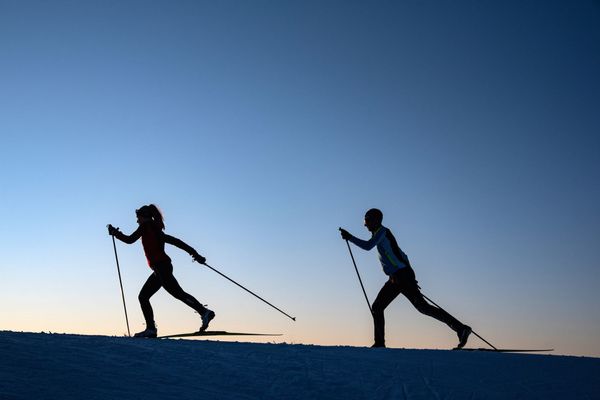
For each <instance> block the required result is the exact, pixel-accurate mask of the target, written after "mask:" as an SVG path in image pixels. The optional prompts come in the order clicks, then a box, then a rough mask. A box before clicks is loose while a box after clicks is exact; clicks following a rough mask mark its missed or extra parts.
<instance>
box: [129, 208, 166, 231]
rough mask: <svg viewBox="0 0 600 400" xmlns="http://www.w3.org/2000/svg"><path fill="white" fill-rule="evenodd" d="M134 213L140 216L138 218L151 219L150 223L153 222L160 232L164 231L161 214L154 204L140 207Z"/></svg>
mask: <svg viewBox="0 0 600 400" xmlns="http://www.w3.org/2000/svg"><path fill="white" fill-rule="evenodd" d="M135 212H136V214H137V215H140V216H143V217H146V218H151V219H152V221H154V222H155V223H156V225H158V227H159V228H160V229H161V230H164V229H165V223H164V220H163V216H162V213H161V212H160V210H159V209H158V207H157V206H156V205H155V204H149V205H147V206H142V207H140V208H139V209H138V210H135Z"/></svg>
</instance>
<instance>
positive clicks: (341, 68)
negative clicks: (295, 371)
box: [0, 0, 600, 356]
mask: <svg viewBox="0 0 600 400" xmlns="http://www.w3.org/2000/svg"><path fill="white" fill-rule="evenodd" d="M0 54H1V58H0V110H2V111H1V113H0V134H1V135H2V136H1V137H2V145H1V146H0V159H1V163H2V168H0V182H1V185H0V218H1V219H2V222H3V223H2V225H3V229H2V230H0V243H1V246H2V255H3V256H2V261H0V268H1V272H2V282H3V285H2V290H1V291H0V304H2V311H1V313H0V329H5V330H33V331H42V330H43V331H55V332H79V333H100V334H117V335H120V334H123V333H124V332H125V330H126V329H125V324H124V318H123V315H122V305H121V298H120V294H119V287H118V280H117V274H116V267H115V264H114V255H113V252H112V244H111V241H110V238H109V237H108V236H107V235H106V229H105V225H106V224H107V223H112V224H113V225H115V226H120V227H121V229H122V230H123V231H125V232H127V233H129V232H131V231H133V230H134V229H135V227H136V223H135V216H134V210H135V209H136V208H137V207H139V206H140V205H142V204H146V203H150V202H154V203H156V204H158V205H159V206H160V207H161V208H162V209H163V211H164V213H165V217H166V225H167V232H169V233H170V234H172V235H174V236H177V237H179V238H181V239H183V240H184V241H186V242H187V243H189V244H191V245H192V246H194V247H196V248H197V249H198V250H199V251H200V253H201V254H204V255H205V256H206V257H207V258H208V262H209V263H211V265H213V266H215V267H217V268H219V269H220V270H221V271H222V272H224V273H226V274H228V275H230V276H231V277H232V278H234V279H236V280H238V281H240V282H241V283H242V284H245V285H247V286H248V287H249V288H250V289H252V290H255V291H257V292H259V293H260V294H261V295H263V296H264V297H265V298H266V299H268V300H269V301H272V302H273V303H275V304H276V305H278V306H279V307H281V308H283V309H284V310H286V311H287V312H289V313H290V314H292V315H294V316H296V317H297V318H298V321H297V322H296V323H294V322H292V321H289V320H287V319H286V318H285V317H283V316H281V315H280V314H278V313H277V312H276V311H273V310H271V309H269V308H268V307H266V306H264V305H263V304H262V303H260V302H259V301H258V300H255V299H254V298H252V297H251V296H249V295H248V294H246V293H244V292H242V291H240V290H239V289H238V288H237V287H235V286H233V285H232V284H230V283H229V282H227V281H225V280H223V279H222V278H220V277H219V276H218V275H216V274H214V273H213V272H211V271H209V270H206V269H203V268H201V267H199V266H198V264H194V263H192V262H191V259H190V258H189V257H188V256H187V255H186V254H185V253H182V252H180V251H179V250H177V249H175V248H172V249H170V251H168V253H169V254H170V255H171V256H172V258H173V261H174V265H175V275H176V276H177V277H178V279H179V281H180V283H181V284H182V286H183V287H184V289H186V290H187V291H189V292H190V293H192V294H193V295H195V296H196V297H198V299H199V300H201V301H202V302H204V303H207V304H209V307H210V308H213V309H215V311H217V315H218V316H217V319H215V321H214V328H218V329H227V330H240V329H243V330H250V331H277V332H282V333H285V336H284V337H283V338H282V339H281V340H285V341H287V342H293V343H316V344H352V345H370V344H371V342H372V324H371V319H370V315H369V313H368V310H367V308H366V304H365V302H364V298H363V296H362V294H361V292H360V287H359V285H358V281H357V279H356V276H355V273H354V270H353V267H352V264H351V261H350V258H349V256H348V252H347V249H346V247H345V244H344V242H343V241H342V240H341V239H340V238H339V234H338V232H337V227H338V226H343V227H345V228H347V229H348V230H350V231H351V232H352V233H354V234H355V235H357V236H359V237H362V238H367V237H368V236H369V233H368V232H367V231H366V229H364V227H363V226H362V217H363V214H364V211H365V210H366V209H368V208H370V207H379V208H381V209H382V210H383V211H384V214H385V217H384V225H386V226H388V227H390V228H391V229H392V231H393V232H394V234H395V235H396V238H397V239H398V242H399V243H400V246H401V247H402V248H403V249H404V250H405V251H406V252H407V253H408V255H409V257H410V259H411V261H412V263H413V266H414V268H415V270H416V273H417V278H418V279H419V282H420V284H421V286H422V288H423V291H424V293H425V294H427V295H428V296H429V297H431V298H432V299H434V300H436V302H438V303H439V304H440V305H442V306H444V307H446V308H447V310H448V311H450V312H451V313H452V314H454V315H455V316H456V317H458V318H459V319H461V320H463V321H464V322H466V323H469V324H470V325H471V326H473V328H474V329H475V330H476V331H478V332H479V333H480V334H481V335H482V336H484V337H486V338H487V339H488V340H490V341H492V342H493V343H495V344H497V345H498V346H508V347H512V346H526V347H532V346H534V347H538V346H540V347H547V346H552V347H555V348H556V349H557V352H559V353H561V354H586V355H594V356H600V313H598V310H597V308H598V305H599V302H600V296H599V294H598V289H599V288H600V273H599V272H598V271H599V270H598V267H599V265H598V255H597V249H598V244H599V242H600V240H599V239H600V212H599V211H600V210H599V204H600V186H599V185H598V182H600V157H599V155H600V154H599V150H600V139H599V135H598V134H599V132H600V112H598V110H600V98H599V96H600V74H599V73H598V71H600V5H599V3H598V2H593V1H579V2H561V1H547V2H530V1H526V2H522V1H507V2H491V1H485V2H479V1H464V2H433V1H407V2H387V1H385V2H379V3H373V2H363V3H361V2H347V1H344V2H334V1H326V2H321V1H314V2H313V1H303V2H275V1H264V2H263V1H257V2H244V1H239V2H232V1H227V2H199V1H177V2H167V1H164V2H150V3H149V2H141V1H140V2H134V1H103V2H92V1H81V2H80V1H56V2H44V1H39V2H35V1H5V0H1V1H0ZM118 246H119V247H118V249H119V257H120V261H121V268H122V274H123V281H124V286H125V290H126V299H127V304H128V308H129V316H130V322H131V326H132V330H136V331H137V330H139V329H141V328H143V324H142V322H143V318H142V315H141V311H140V310H139V306H138V304H137V293H138V291H139V289H140V288H141V286H142V284H143V282H144V281H145V279H146V277H147V275H148V274H149V272H150V270H149V269H148V267H147V266H146V265H145V259H144V255H143V251H142V249H141V245H140V244H135V245H132V246H126V245H123V244H119V245H118ZM354 253H355V256H356V259H357V262H358V265H359V267H360V270H361V272H362V274H363V280H364V282H365V286H366V289H367V293H368V294H369V297H370V298H371V301H372V300H373V299H374V298H375V296H376V294H377V291H378V290H379V288H380V287H381V285H382V284H383V283H384V282H385V276H384V274H383V272H382V271H381V267H380V266H379V264H378V261H377V257H376V254H375V253H374V252H371V253H366V252H363V251H361V250H359V249H357V248H354ZM153 304H154V306H155V313H156V319H157V322H158V324H159V329H160V331H161V333H165V334H166V333H173V332H178V331H189V330H193V329H196V328H197V326H198V317H197V316H196V315H195V314H193V312H192V311H191V310H189V309H188V308H187V307H185V306H184V305H183V304H181V303H179V302H177V301H176V300H174V299H172V298H170V297H169V296H168V295H167V294H165V293H159V294H157V295H156V296H155V297H154V298H153ZM386 316H387V342H388V345H390V346H394V347H434V348H447V347H452V346H453V345H455V342H456V338H455V336H454V334H453V333H452V332H451V331H449V330H448V329H447V328H446V327H445V326H443V325H441V324H440V323H438V322H437V321H434V320H432V319H430V318H428V317H425V316H421V315H420V314H418V312H416V311H415V310H414V309H413V308H412V306H411V305H410V304H409V303H408V301H407V300H406V299H404V298H398V299H397V300H396V301H395V302H394V303H392V305H391V306H390V307H389V308H388V310H387V313H386ZM265 340H272V339H265ZM472 344H473V345H481V343H479V342H478V341H477V340H476V339H473V340H472Z"/></svg>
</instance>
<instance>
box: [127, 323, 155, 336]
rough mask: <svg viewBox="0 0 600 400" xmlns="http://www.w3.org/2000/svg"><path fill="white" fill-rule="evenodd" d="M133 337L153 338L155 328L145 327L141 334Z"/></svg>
mask: <svg viewBox="0 0 600 400" xmlns="http://www.w3.org/2000/svg"><path fill="white" fill-rule="evenodd" d="M133 337H137V338H155V337H156V327H155V326H147V327H146V329H144V330H143V331H141V332H138V333H136V334H135V335H133Z"/></svg>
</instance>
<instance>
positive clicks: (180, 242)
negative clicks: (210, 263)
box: [163, 233, 206, 264]
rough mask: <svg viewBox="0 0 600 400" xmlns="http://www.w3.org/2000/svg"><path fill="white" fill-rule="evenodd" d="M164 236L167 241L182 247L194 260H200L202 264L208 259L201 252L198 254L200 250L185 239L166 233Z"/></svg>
mask: <svg viewBox="0 0 600 400" xmlns="http://www.w3.org/2000/svg"><path fill="white" fill-rule="evenodd" d="M163 238H164V239H165V243H169V244H172V245H173V246H175V247H178V248H180V249H181V250H183V251H185V252H186V253H188V254H189V255H190V256H192V257H193V258H194V260H196V261H198V262H199V263H201V264H202V263H204V262H205V261H206V258H204V257H202V256H201V255H200V254H198V252H197V251H196V250H195V249H194V248H193V247H192V246H190V245H189V244H187V243H185V242H184V241H183V240H181V239H177V238H176V237H173V236H170V235H167V234H166V233H165V234H163Z"/></svg>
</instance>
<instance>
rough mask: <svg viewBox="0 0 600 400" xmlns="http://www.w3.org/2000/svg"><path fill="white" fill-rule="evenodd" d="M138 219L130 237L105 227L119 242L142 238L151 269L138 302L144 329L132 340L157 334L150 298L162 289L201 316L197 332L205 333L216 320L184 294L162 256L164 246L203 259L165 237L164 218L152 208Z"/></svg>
mask: <svg viewBox="0 0 600 400" xmlns="http://www.w3.org/2000/svg"><path fill="white" fill-rule="evenodd" d="M135 214H136V216H137V223H138V224H139V226H138V228H137V229H136V230H135V232H133V233H132V234H131V235H129V236H128V235H125V234H123V233H122V232H121V231H120V230H119V228H115V227H113V226H112V225H109V226H108V233H109V234H110V235H112V236H114V237H116V238H117V239H119V240H120V241H122V242H124V243H127V244H132V243H135V242H136V241H137V240H138V239H139V238H142V245H143V247H144V252H145V253H146V259H147V260H148V265H149V266H150V268H151V269H152V274H151V275H150V277H148V280H147V281H146V283H145V284H144V286H143V287H142V290H141V291H140V294H139V296H138V299H139V301H140V305H141V306H142V312H143V314H144V319H145V320H146V329H145V330H143V331H141V332H138V333H136V334H135V335H134V336H135V337H156V334H157V330H156V325H155V323H154V312H153V311H152V306H151V305H150V297H152V296H153V295H154V294H155V293H156V292H158V290H159V289H160V288H161V287H162V288H164V289H165V290H166V291H167V292H168V293H169V294H170V295H171V296H173V297H175V298H176V299H178V300H181V301H182V302H184V303H185V304H187V305H188V306H190V307H191V308H193V309H194V310H196V312H198V314H200V317H201V318H202V325H201V326H200V329H199V331H204V330H206V328H207V327H208V324H209V323H210V321H211V320H212V319H213V318H214V317H215V313H214V312H213V311H212V310H209V309H208V308H206V307H204V306H203V305H202V304H200V302H199V301H198V300H196V298H194V296H192V295H190V294H188V293H186V292H185V291H184V290H183V289H182V288H181V286H179V283H178V282H177V280H176V279H175V277H174V276H173V265H172V264H171V258H170V257H169V256H168V255H167V253H165V243H169V244H172V245H173V246H176V247H179V248H180V249H182V250H184V251H185V252H187V253H188V254H189V255H190V256H192V257H193V258H194V260H196V261H198V262H199V263H201V264H202V263H204V262H205V261H206V259H205V258H204V257H202V256H201V255H200V254H198V252H197V251H196V250H194V248H192V247H191V246H189V245H187V244H186V243H184V242H183V241H181V240H179V239H177V238H175V237H173V236H169V235H167V234H166V233H164V232H163V231H164V229H165V224H164V222H163V216H162V214H161V213H160V211H159V210H158V208H157V207H156V206H155V205H154V204H150V205H145V206H142V207H141V208H139V209H138V210H135Z"/></svg>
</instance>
